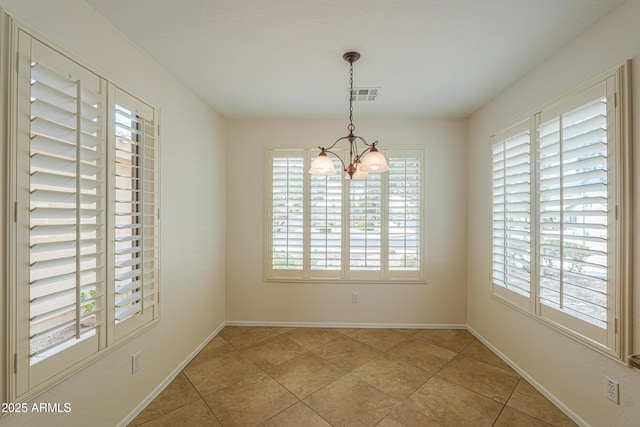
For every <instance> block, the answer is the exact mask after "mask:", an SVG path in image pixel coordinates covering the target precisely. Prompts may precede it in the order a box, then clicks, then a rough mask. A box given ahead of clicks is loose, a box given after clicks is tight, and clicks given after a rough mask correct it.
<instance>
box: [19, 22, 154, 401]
mask: <svg viewBox="0 0 640 427" xmlns="http://www.w3.org/2000/svg"><path fill="white" fill-rule="evenodd" d="M18 34H19V36H18V55H17V60H18V64H17V67H18V78H17V81H16V85H15V88H14V89H15V93H16V97H15V98H16V104H15V111H14V114H15V117H16V131H15V132H13V133H14V134H15V135H16V137H15V139H14V141H13V142H12V144H11V147H12V148H11V152H12V153H13V156H12V161H13V162H15V167H13V168H12V169H13V171H14V175H13V176H12V178H11V182H12V190H11V192H10V193H11V194H12V202H13V203H14V204H15V212H16V215H15V220H14V228H13V231H12V233H11V245H12V251H9V252H10V253H12V254H13V255H12V259H11V260H10V264H9V265H10V269H11V271H12V274H11V277H12V278H13V279H12V281H11V286H10V294H11V295H12V296H13V297H12V298H11V299H10V309H11V310H10V311H11V319H12V320H11V321H10V322H9V324H10V325H13V327H12V328H11V330H10V333H9V335H10V337H11V340H10V341H11V343H10V349H11V350H12V351H13V353H14V355H15V357H14V358H12V359H13V360H12V364H13V366H12V369H11V371H12V372H14V373H15V375H14V376H12V377H11V387H10V397H11V398H12V400H16V399H18V400H22V399H27V398H29V397H32V396H33V395H35V394H36V393H37V392H39V391H41V390H43V389H44V388H46V387H47V386H48V385H50V384H52V383H53V382H55V381H57V380H59V379H61V378H63V377H64V376H65V375H66V374H67V373H68V372H72V371H73V370H74V369H77V367H78V366H81V365H83V364H85V363H87V361H90V360H92V359H93V358H95V357H97V356H98V354H99V353H101V352H103V351H104V350H106V349H107V348H109V347H110V346H113V345H114V344H116V343H118V342H119V341H120V340H121V339H123V338H124V337H126V336H127V335H128V334H131V333H134V332H137V331H140V330H142V328H143V327H144V326H147V325H150V324H152V323H153V321H154V320H157V319H158V312H157V302H158V295H157V291H158V281H157V253H158V251H157V235H158V222H157V207H158V205H157V193H158V191H157V185H158V184H157V183H158V176H157V152H156V150H157V136H156V135H157V131H156V125H155V123H156V120H157V111H156V110H155V109H153V108H152V107H149V106H147V105H146V104H144V103H143V102H141V101H139V100H137V99H136V98H134V97H132V96H131V95H129V94H127V93H126V92H124V91H122V90H121V89H119V88H117V87H116V86H115V85H113V84H111V83H109V82H107V81H106V80H105V79H104V78H102V77H101V76H99V75H98V74H96V73H94V72H93V71H90V70H88V69H87V68H85V67H83V66H82V65H80V64H78V63H77V62H75V61H72V60H71V59H69V58H67V57H66V56H64V55H62V54H60V53H59V52H57V51H55V50H53V49H51V48H50V47H48V46H47V45H45V44H44V43H42V42H40V41H39V40H37V39H35V38H33V37H32V36H30V35H28V34H27V33H25V32H23V31H19V33H18ZM116 103H117V104H116Z"/></svg>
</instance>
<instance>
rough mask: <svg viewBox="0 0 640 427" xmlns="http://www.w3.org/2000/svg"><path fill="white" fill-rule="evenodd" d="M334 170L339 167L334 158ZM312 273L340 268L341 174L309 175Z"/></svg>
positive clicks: (340, 166) (339, 168)
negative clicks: (313, 271)
mask: <svg viewBox="0 0 640 427" xmlns="http://www.w3.org/2000/svg"><path fill="white" fill-rule="evenodd" d="M333 163H334V167H335V168H336V170H341V169H342V165H341V164H340V162H339V161H338V160H337V159H333ZM310 205H311V270H340V269H341V265H342V256H341V247H342V174H340V173H337V174H334V175H324V176H323V175H311V203H310Z"/></svg>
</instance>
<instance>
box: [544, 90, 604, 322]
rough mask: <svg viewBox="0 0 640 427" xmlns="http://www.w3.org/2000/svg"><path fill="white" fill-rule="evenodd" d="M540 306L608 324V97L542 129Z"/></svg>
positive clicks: (549, 122)
mask: <svg viewBox="0 0 640 427" xmlns="http://www.w3.org/2000/svg"><path fill="white" fill-rule="evenodd" d="M539 134H540V143H539V150H538V158H539V164H540V190H539V215H540V242H539V247H540V249H539V262H540V271H539V275H540V302H541V303H542V304H543V305H544V306H548V307H551V308H554V309H556V310H559V311H562V312H564V313H567V314H569V315H570V316H573V317H576V318H578V319H581V320H583V321H586V322H588V323H590V324H592V325H595V326H598V327H600V328H603V329H605V328H606V327H607V306H608V304H607V280H608V277H607V267H608V223H609V219H608V215H609V209H610V208H609V205H608V199H609V195H608V164H607V104H606V97H603V98H601V99H598V100H596V101H594V102H591V103H588V104H586V105H584V106H582V107H579V108H577V109H575V110H573V111H570V112H568V113H566V114H562V115H559V116H556V117H553V118H552V119H550V120H546V121H545V122H544V123H542V124H541V125H540V127H539Z"/></svg>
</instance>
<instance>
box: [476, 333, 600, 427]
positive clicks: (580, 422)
mask: <svg viewBox="0 0 640 427" xmlns="http://www.w3.org/2000/svg"><path fill="white" fill-rule="evenodd" d="M467 330H468V331H469V332H471V333H472V334H473V335H474V336H475V337H476V338H477V339H478V340H479V341H480V342H482V344H484V345H486V346H487V347H489V349H491V351H493V352H494V353H495V354H496V355H497V356H498V357H499V358H500V359H502V360H504V362H505V363H507V364H508V365H509V366H511V368H513V370H514V371H516V372H517V373H518V374H520V376H521V377H522V378H524V379H525V380H527V382H529V384H531V385H532V386H533V387H534V388H535V389H536V390H538V391H539V392H540V393H542V395H543V396H544V397H546V398H547V399H549V400H550V401H551V402H552V403H553V404H554V405H556V406H557V407H558V409H560V410H561V411H562V412H564V413H565V415H566V416H568V417H569V418H571V419H572V420H573V422H575V423H576V424H578V425H579V426H581V427H589V424H588V423H587V422H585V421H584V420H583V419H582V418H580V417H579V416H578V414H576V413H575V412H573V411H572V410H571V409H569V408H568V407H567V406H566V405H565V404H564V403H562V402H561V401H560V400H559V399H558V398H556V397H555V396H554V395H553V394H551V393H550V392H549V390H547V389H546V388H544V387H543V386H542V384H540V383H539V382H537V381H536V380H534V379H533V378H532V377H531V376H530V375H529V374H527V373H526V372H525V371H524V370H522V368H520V367H519V366H518V365H516V364H515V363H514V362H513V360H511V359H509V358H508V357H507V356H505V354H504V353H502V352H501V351H500V350H498V349H497V348H495V347H494V346H493V345H492V344H491V343H490V342H489V341H487V340H486V339H485V338H484V337H483V336H482V335H480V334H479V333H478V332H477V331H476V330H474V329H473V328H472V327H471V326H468V325H467Z"/></svg>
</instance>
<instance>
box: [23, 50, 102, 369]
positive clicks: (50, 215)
mask: <svg viewBox="0 0 640 427" xmlns="http://www.w3.org/2000/svg"><path fill="white" fill-rule="evenodd" d="M95 81H97V79H93V80H92V82H94V83H95ZM94 86H97V87H96V89H97V90H100V86H99V84H98V85H94ZM30 107H31V109H30V114H31V122H30V137H31V138H30V139H31V145H30V165H29V173H30V181H29V189H30V214H29V230H30V231H29V240H30V250H29V252H30V274H29V275H30V277H29V280H30V316H29V318H30V355H31V357H32V363H36V362H38V361H40V360H43V359H44V358H45V357H47V356H48V355H51V354H55V353H56V352H58V351H60V350H62V349H64V348H66V347H68V345H63V344H64V343H67V342H69V341H72V340H81V339H84V338H86V337H88V336H92V335H95V334H96V330H97V328H98V327H99V326H100V325H101V324H102V323H103V322H104V312H103V310H104V303H103V297H104V287H103V281H104V277H105V272H104V263H103V256H104V244H105V242H104V226H105V225H104V209H105V206H104V204H103V202H102V198H103V197H104V190H103V188H104V187H103V184H104V161H103V154H104V144H103V142H102V141H103V136H104V135H103V129H104V108H105V100H104V96H103V95H102V94H101V93H99V92H97V91H95V90H93V89H92V88H91V87H87V86H85V85H83V82H82V80H74V79H73V78H71V75H69V76H66V75H63V74H61V73H58V72H57V71H54V70H53V69H52V68H51V67H49V66H47V65H46V63H45V62H43V61H39V60H36V62H32V63H31V106H30ZM95 350H96V351H97V348H96V349H95Z"/></svg>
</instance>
